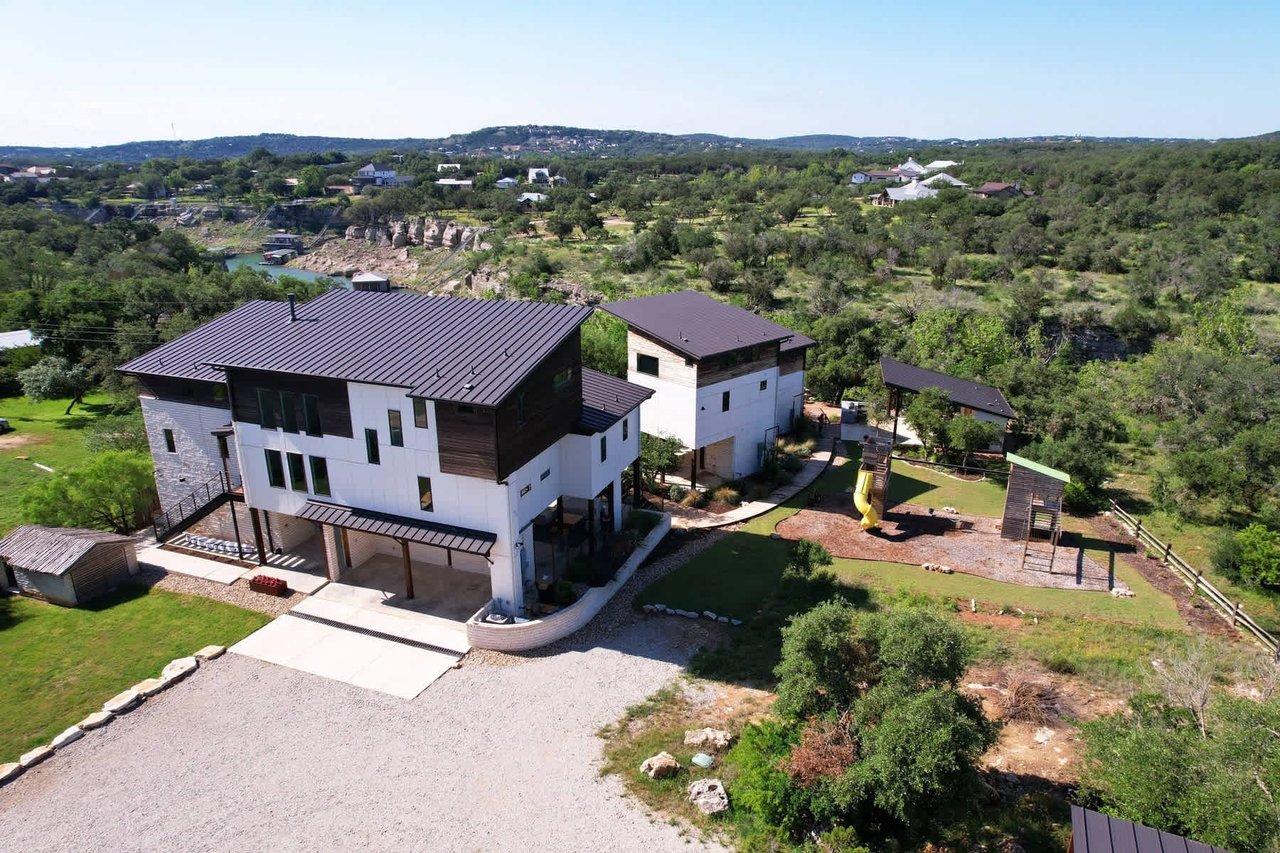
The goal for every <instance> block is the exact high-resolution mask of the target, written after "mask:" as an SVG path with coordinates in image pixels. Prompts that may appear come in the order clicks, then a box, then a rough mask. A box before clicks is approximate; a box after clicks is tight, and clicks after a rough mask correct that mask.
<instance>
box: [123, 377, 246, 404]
mask: <svg viewBox="0 0 1280 853" xmlns="http://www.w3.org/2000/svg"><path fill="white" fill-rule="evenodd" d="M137 379H138V385H139V386H140V388H141V390H142V393H143V394H145V395H147V396H149V397H155V398H156V399H158V400H172V401H174V402H177V403H189V404H190V405H193V406H208V407H209V408H212V409H227V410H230V408H231V404H230V403H229V402H227V395H226V388H227V386H226V385H225V384H224V383H222V382H202V381H200V380H198V379H174V378H172V377H169V376H139V377H137ZM218 389H222V399H218V397H217V394H218Z"/></svg>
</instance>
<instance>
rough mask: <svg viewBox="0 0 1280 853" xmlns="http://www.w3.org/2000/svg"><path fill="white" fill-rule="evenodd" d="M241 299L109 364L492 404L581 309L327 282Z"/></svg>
mask: <svg viewBox="0 0 1280 853" xmlns="http://www.w3.org/2000/svg"><path fill="white" fill-rule="evenodd" d="M297 314H298V319H297V322H291V321H290V319H289V306H288V304H287V303H284V302H264V301H260V300H259V301H253V302H247V303H245V304H244V305H241V306H240V307H239V308H236V309H235V310H233V311H229V312H228V313H226V314H223V315H222V316H221V317H219V318H217V319H216V320H213V321H211V322H209V323H206V324H205V325H203V326H201V327H200V328H198V329H195V330H193V331H190V332H188V333H186V334H185V335H182V336H181V337H179V338H177V339H175V340H172V341H170V342H169V343H167V344H163V345H161V346H159V347H157V348H156V349H153V350H151V351H150V352H148V353H147V354H145V355H143V356H140V357H139V358H135V359H134V360H133V361H130V362H129V363H128V364H125V365H123V366H121V367H120V368H118V369H119V370H120V372H122V373H135V374H141V375H150V376H171V377H176V378H179V379H201V380H205V381H210V382H220V381H222V380H223V373H222V371H221V370H220V369H219V368H224V367H230V368H244V369H252V370H266V371H272V372H276V373H295V374H301V375H305V376H324V377H328V378H331V379H345V380H348V381H352V382H370V383H374V384H379V385H394V386H399V387H402V388H407V389H409V394H410V395H411V396H414V397H425V398H428V399H432V400H448V401H451V402H456V403H470V404H473V405H478V406H495V405H497V404H498V403H499V402H501V401H502V400H503V398H505V397H506V396H507V394H509V393H510V392H511V391H512V390H513V389H514V388H515V387H516V386H517V385H518V384H520V381H521V380H522V379H524V378H525V376H527V375H528V374H529V372H530V371H532V370H533V369H534V368H535V367H537V365H538V364H539V363H540V362H541V361H542V360H543V359H544V358H546V357H547V356H548V355H549V354H550V353H551V352H552V351H553V350H554V349H555V348H556V347H557V346H559V345H560V344H561V343H562V342H563V341H564V340H565V339H566V338H568V337H569V336H570V335H571V334H573V333H574V331H576V330H577V328H578V326H580V325H581V324H582V322H583V321H584V320H586V319H587V317H589V316H590V315H591V309H590V308H586V307H579V306H572V305H551V304H547V303H542V302H523V301H502V300H488V299H458V298H454V297H450V296H420V295H417V294H412V293H391V294H387V293H362V292H352V291H347V290H332V291H329V292H328V293H326V294H324V295H323V296H320V297H318V298H316V299H313V300H312V301H311V302H308V303H306V304H305V305H299V306H298V308H297Z"/></svg>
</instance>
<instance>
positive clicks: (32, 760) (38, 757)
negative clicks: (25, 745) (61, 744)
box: [18, 746, 53, 770]
mask: <svg viewBox="0 0 1280 853" xmlns="http://www.w3.org/2000/svg"><path fill="white" fill-rule="evenodd" d="M50 755H53V747H51V746H37V747H36V748H35V749H33V750H31V751H30V752H25V753H23V755H22V757H21V758H19V759H18V763H19V764H21V765H22V769H23V770H26V769H27V768H28V767H35V766H36V765H37V764H39V763H40V762H41V761H44V760H45V759H46V758H48V757H49V756H50Z"/></svg>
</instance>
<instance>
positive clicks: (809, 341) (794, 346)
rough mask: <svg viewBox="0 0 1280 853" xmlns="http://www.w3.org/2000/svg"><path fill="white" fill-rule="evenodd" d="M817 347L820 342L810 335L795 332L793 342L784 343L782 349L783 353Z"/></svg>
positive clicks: (792, 337)
mask: <svg viewBox="0 0 1280 853" xmlns="http://www.w3.org/2000/svg"><path fill="white" fill-rule="evenodd" d="M817 345H818V342H817V341H815V340H814V339H813V338H811V337H809V336H808V335H802V334H800V333H799V332H794V333H792V335H791V340H788V341H783V342H782V347H781V349H782V351H783V352H791V351H792V350H798V349H808V348H809V347H812V346H817Z"/></svg>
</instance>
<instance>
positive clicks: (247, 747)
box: [0, 618, 719, 853]
mask: <svg viewBox="0 0 1280 853" xmlns="http://www.w3.org/2000/svg"><path fill="white" fill-rule="evenodd" d="M622 622H623V624H622V625H621V626H619V628H618V629H617V630H616V631H614V632H611V633H610V634H609V635H608V636H607V637H606V638H605V639H603V640H600V641H593V640H589V639H588V640H579V641H578V643H577V644H576V645H575V644H573V643H570V644H567V645H564V646H562V647H560V648H559V649H557V650H556V651H555V652H554V653H549V654H546V655H544V656H540V657H531V658H525V659H521V660H518V661H516V662H514V663H510V662H508V663H509V665H496V664H495V665H488V664H484V665H480V664H476V663H466V664H464V666H463V668H462V669H460V670H453V671H449V672H447V673H445V675H444V676H443V677H442V678H440V680H439V681H437V682H436V683H435V684H434V685H433V686H432V687H431V689H430V690H427V691H425V692H423V693H422V694H421V695H419V696H418V697H417V698H416V699H414V700H412V701H405V700H402V699H396V698H392V697H389V696H385V695H381V694H378V693H375V692H371V691H368V690H364V689H361V688H358V687H354V686H351V685H348V684H343V683H339V682H335V681H330V680H327V679H324V678H321V677H318V676H315V675H310V674H308V673H304V672H298V671H294V670H290V669H285V668H282V667H279V666H274V665H271V664H267V663H263V662H261V661H257V660H253V659H251V658H246V657H243V656H239V655H230V654H229V655H226V656H224V657H223V658H221V659H219V660H217V661H214V662H212V663H211V664H209V665H208V666H206V667H202V668H201V669H200V670H199V671H198V672H197V673H195V674H194V675H193V676H192V677H191V678H190V679H188V681H187V682H185V683H183V684H180V685H178V686H176V687H175V688H173V689H172V690H170V691H168V692H167V693H164V694H161V695H160V696H158V697H156V698H154V699H151V700H149V701H148V702H147V703H146V704H144V705H143V706H142V707H141V708H140V709H138V710H136V711H134V712H133V713H131V714H129V715H127V716H125V717H123V718H120V719H117V720H115V721H113V722H112V723H111V724H110V725H109V726H107V727H106V728H105V729H103V730H101V731H98V732H93V733H91V734H90V735H88V736H87V737H85V738H84V739H83V740H81V741H79V742H78V743H75V744H73V745H71V746H69V747H68V748H67V749H66V750H65V752H63V753H61V754H59V755H56V756H54V757H53V758H52V759H50V760H49V761H47V762H45V763H44V764H41V765H39V766H37V767H35V768H33V769H32V770H31V771H29V772H28V773H27V774H25V775H24V776H23V777H22V778H20V779H19V780H17V782H16V784H13V785H10V786H8V787H6V788H4V789H0V839H2V842H0V846H3V847H4V848H5V849H11V850H23V851H44V850H68V849H71V850H76V849H98V850H113V851H119V850H154V849H166V850H261V849H271V850H348V849H377V850H424V851H454V850H459V851H472V850H519V851H543V850H545V851H600V850H610V851H643V853H652V852H653V851H656V850H689V849H719V848H718V847H715V845H707V847H703V843H702V842H700V841H694V842H693V843H692V845H689V844H687V843H686V839H685V838H684V837H683V836H682V835H681V834H680V830H679V829H678V828H677V827H673V826H670V825H669V824H667V823H666V822H665V821H663V820H661V819H656V818H650V817H649V816H647V815H646V814H645V813H644V811H643V810H642V809H641V808H639V807H638V806H637V805H636V804H635V803H634V801H632V800H629V799H627V798H624V796H623V792H622V786H621V784H620V783H619V782H618V781H617V780H616V779H612V778H600V777H599V775H598V773H599V766H600V757H601V743H600V741H599V740H598V739H597V738H596V737H595V732H596V731H597V730H598V729H599V727H600V726H602V725H604V724H606V723H609V722H612V721H614V720H616V719H617V718H618V717H620V716H621V715H622V713H623V711H624V710H625V708H626V707H627V706H628V705H630V704H633V703H635V702H638V701H640V700H641V699H643V698H644V697H646V696H648V695H649V694H651V693H652V692H653V691H654V690H656V689H658V688H659V687H661V686H662V685H664V684H666V683H667V682H668V681H670V680H671V679H672V678H673V677H675V676H676V675H677V674H678V672H679V671H680V666H681V665H682V664H683V663H684V662H685V661H686V660H687V659H688V657H689V655H690V654H691V652H692V651H693V647H694V645H695V644H696V640H695V639H693V638H691V637H689V636H686V634H685V633H684V631H685V629H684V628H683V627H681V623H680V622H678V621H676V620H668V619H652V620H644V619H635V618H630V619H623V620H622Z"/></svg>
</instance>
